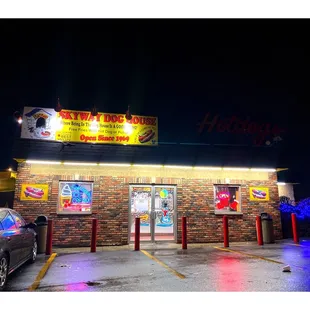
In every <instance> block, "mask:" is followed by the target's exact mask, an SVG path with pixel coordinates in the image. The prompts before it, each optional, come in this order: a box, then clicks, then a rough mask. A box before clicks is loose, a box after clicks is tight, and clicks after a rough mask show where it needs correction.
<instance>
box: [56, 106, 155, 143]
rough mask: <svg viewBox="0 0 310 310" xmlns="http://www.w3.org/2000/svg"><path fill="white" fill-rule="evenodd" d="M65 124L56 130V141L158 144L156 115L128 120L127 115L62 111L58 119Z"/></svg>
mask: <svg viewBox="0 0 310 310" xmlns="http://www.w3.org/2000/svg"><path fill="white" fill-rule="evenodd" d="M56 123H58V124H59V126H62V128H61V129H60V130H57V131H56V133H55V140H56V141H71V142H86V143H87V142H88V143H111V144H129V145H157V142H158V127H157V118H156V117H145V116H138V115H133V116H132V119H131V120H130V121H127V120H126V118H125V115H123V114H108V113H98V114H97V116H96V117H93V116H92V115H91V113H90V112H80V111H71V110H62V111H61V112H59V113H58V115H57V122H56Z"/></svg>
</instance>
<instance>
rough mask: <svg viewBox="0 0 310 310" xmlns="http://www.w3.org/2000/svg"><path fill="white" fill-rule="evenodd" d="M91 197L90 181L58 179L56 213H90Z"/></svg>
mask: <svg viewBox="0 0 310 310" xmlns="http://www.w3.org/2000/svg"><path fill="white" fill-rule="evenodd" d="M92 197H93V183H92V182H74V181H60V182H59V193H58V205H57V213H60V214H90V213H91V211H92Z"/></svg>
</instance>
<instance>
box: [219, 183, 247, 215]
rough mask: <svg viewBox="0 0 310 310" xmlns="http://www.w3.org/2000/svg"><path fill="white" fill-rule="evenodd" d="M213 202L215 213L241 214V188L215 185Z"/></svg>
mask: <svg viewBox="0 0 310 310" xmlns="http://www.w3.org/2000/svg"><path fill="white" fill-rule="evenodd" d="M214 200H215V201H214V205H215V212H216V213H221V212H223V213H227V212H228V213H234V212H241V188H240V186H238V185H215V186H214Z"/></svg>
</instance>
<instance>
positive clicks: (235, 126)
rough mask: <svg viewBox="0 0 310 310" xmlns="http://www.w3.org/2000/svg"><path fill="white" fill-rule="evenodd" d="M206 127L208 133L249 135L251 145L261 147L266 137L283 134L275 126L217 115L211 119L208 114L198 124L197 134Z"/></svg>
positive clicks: (280, 129) (282, 131) (282, 130)
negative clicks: (251, 140) (251, 141)
mask: <svg viewBox="0 0 310 310" xmlns="http://www.w3.org/2000/svg"><path fill="white" fill-rule="evenodd" d="M206 127H207V131H208V132H212V131H216V132H227V133H233V134H250V135H252V136H253V143H254V144H255V145H263V144H265V143H266V141H267V139H268V137H272V136H273V137H279V135H280V134H281V133H284V132H285V130H284V129H283V128H280V127H279V126H277V125H272V124H270V123H258V122H254V121H251V120H250V119H249V118H247V119H246V120H242V119H239V118H238V117H236V116H231V117H230V118H221V117H220V116H219V115H218V114H217V115H215V116H213V118H212V116H211V113H209V112H208V113H207V114H206V115H205V117H204V120H203V121H202V122H201V123H200V124H199V129H198V132H199V133H202V132H203V131H204V130H205V128H206Z"/></svg>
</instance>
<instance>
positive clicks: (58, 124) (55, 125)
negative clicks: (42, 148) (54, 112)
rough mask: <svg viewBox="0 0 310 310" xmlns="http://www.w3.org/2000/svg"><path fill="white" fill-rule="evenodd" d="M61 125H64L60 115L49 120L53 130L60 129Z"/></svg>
mask: <svg viewBox="0 0 310 310" xmlns="http://www.w3.org/2000/svg"><path fill="white" fill-rule="evenodd" d="M63 126H64V124H63V121H62V119H61V118H60V117H56V118H53V119H52V120H51V127H52V128H53V129H54V130H55V131H58V130H61V129H62V127H63Z"/></svg>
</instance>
